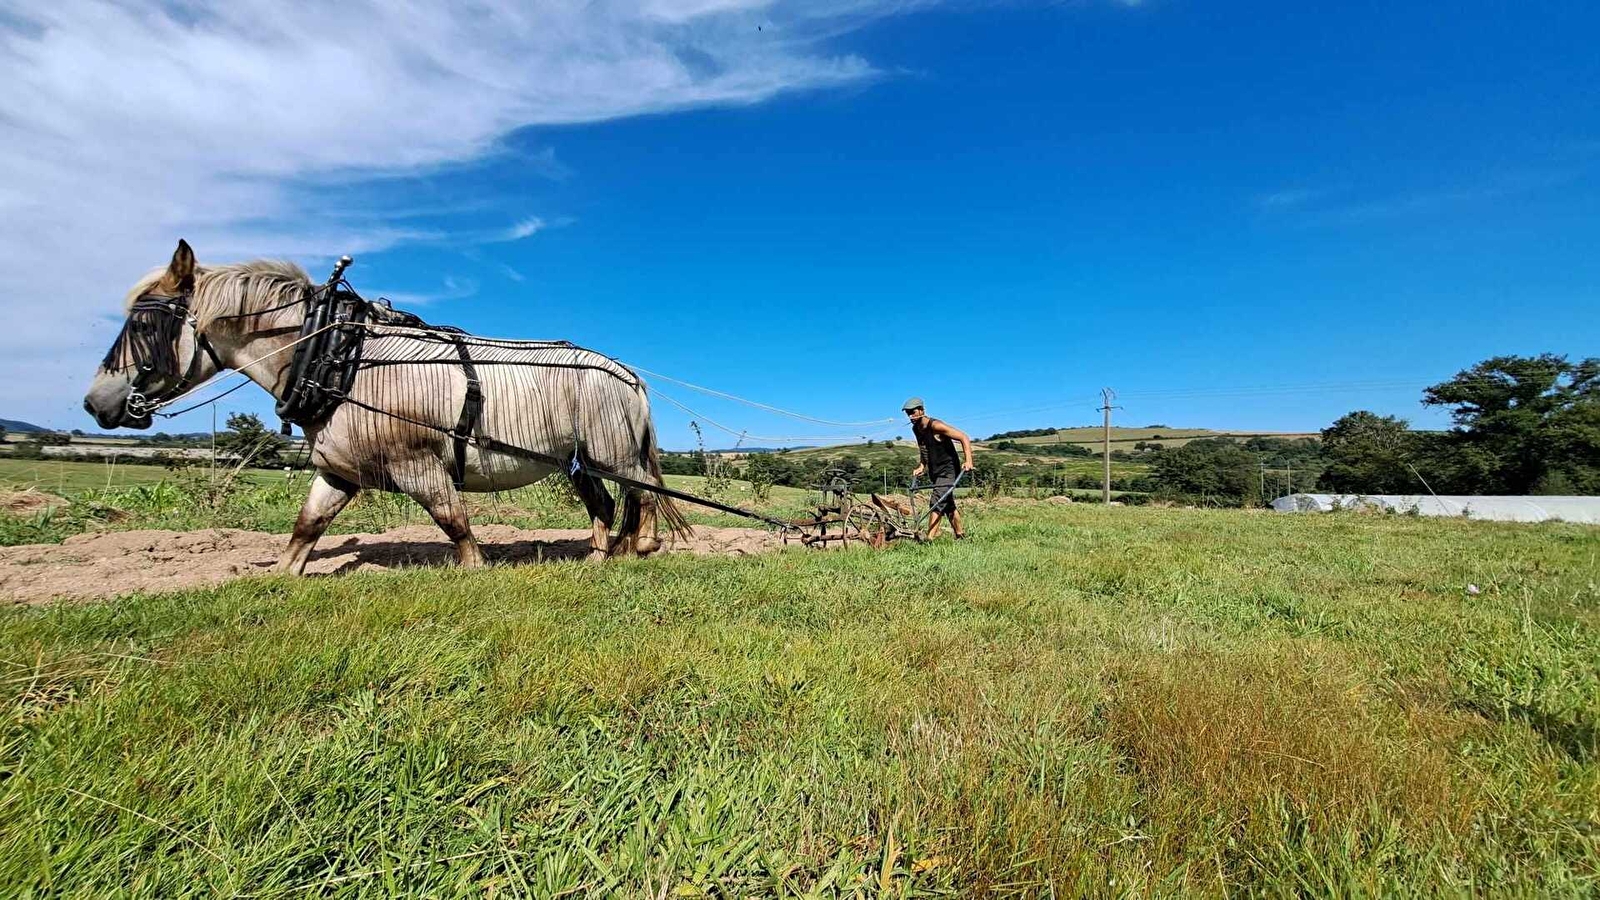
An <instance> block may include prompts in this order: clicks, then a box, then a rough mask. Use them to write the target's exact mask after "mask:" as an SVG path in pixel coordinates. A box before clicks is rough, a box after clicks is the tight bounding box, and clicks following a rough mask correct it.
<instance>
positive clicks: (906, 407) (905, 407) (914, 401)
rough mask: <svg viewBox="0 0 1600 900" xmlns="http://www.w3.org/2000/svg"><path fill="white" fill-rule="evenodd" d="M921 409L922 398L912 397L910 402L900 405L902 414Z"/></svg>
mask: <svg viewBox="0 0 1600 900" xmlns="http://www.w3.org/2000/svg"><path fill="white" fill-rule="evenodd" d="M920 408H922V398H921V397H912V398H911V399H910V400H907V401H906V402H904V403H902V404H900V411H901V412H909V411H911V410H913V409H920Z"/></svg>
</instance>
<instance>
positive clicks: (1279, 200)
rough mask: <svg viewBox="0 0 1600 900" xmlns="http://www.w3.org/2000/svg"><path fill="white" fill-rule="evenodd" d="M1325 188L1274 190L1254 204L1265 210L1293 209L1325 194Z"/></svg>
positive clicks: (1257, 199)
mask: <svg viewBox="0 0 1600 900" xmlns="http://www.w3.org/2000/svg"><path fill="white" fill-rule="evenodd" d="M1327 194H1328V192H1327V191H1325V190H1313V189H1311V188H1290V189H1288V190H1282V191H1274V192H1273V193H1270V194H1264V195H1262V196H1260V197H1257V198H1256V200H1255V204H1256V206H1258V207H1260V208H1261V209H1267V210H1282V209H1294V208H1296V207H1302V206H1305V205H1306V204H1307V203H1310V202H1311V201H1313V200H1317V199H1319V198H1321V197H1324V196H1327Z"/></svg>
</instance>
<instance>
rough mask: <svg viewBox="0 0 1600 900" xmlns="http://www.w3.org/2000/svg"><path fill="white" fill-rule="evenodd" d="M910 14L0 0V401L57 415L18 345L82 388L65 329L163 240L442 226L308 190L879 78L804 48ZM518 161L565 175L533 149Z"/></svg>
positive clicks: (387, 240) (82, 360) (275, 250)
mask: <svg viewBox="0 0 1600 900" xmlns="http://www.w3.org/2000/svg"><path fill="white" fill-rule="evenodd" d="M919 5H922V4H918V3H907V2H904V0H803V2H802V0H650V2H647V3H644V4H642V5H641V4H638V3H631V2H623V0H598V2H592V3H573V4H537V5H529V4H524V3H516V2H511V0H487V2H483V3H476V4H471V5H462V4H452V3H443V2H441V3H437V4H428V3H388V2H383V0H343V2H332V0H231V2H228V3H225V4H208V5H200V4H190V3H183V4H170V3H163V2H160V0H128V2H113V0H77V2H72V3H60V2H55V0H16V2H13V3H11V4H9V5H8V6H7V9H6V12H5V14H4V15H0V83H3V84H5V85H6V88H5V89H4V90H3V91H0V171H4V172H5V173H6V176H5V183H4V184H3V185H0V273H3V274H0V295H3V296H5V297H6V303H5V307H4V317H5V320H6V321H5V323H4V324H5V327H4V328H0V410H7V411H13V412H15V413H18V414H26V415H29V416H38V417H41V418H45V419H47V420H50V421H53V422H59V423H65V422H67V421H70V419H71V416H72V412H71V410H72V409H73V408H74V407H75V403H74V402H73V401H72V392H71V391H68V390H63V391H59V392H54V393H52V394H51V395H50V396H48V397H45V398H42V399H41V398H40V396H39V394H38V392H37V391H36V390H35V389H34V387H33V383H32V382H31V380H30V379H28V378H23V377H20V376H21V375H22V374H23V373H22V369H21V368H20V366H21V365H22V363H19V362H18V360H19V359H21V357H22V356H23V355H24V354H26V355H28V356H32V357H34V358H37V357H39V356H40V355H45V356H48V357H50V358H51V359H55V360H60V361H62V362H61V367H62V369H63V370H64V371H65V370H70V371H81V372H82V379H81V380H83V381H86V380H87V377H88V373H89V371H90V370H91V369H92V366H93V360H94V359H95V358H97V357H98V356H99V354H100V352H101V351H102V350H103V348H102V347H100V346H98V343H99V341H96V342H95V346H83V345H84V344H85V336H84V335H83V334H82V333H81V325H80V324H79V323H82V322H84V321H86V320H90V319H93V318H94V317H95V316H96V315H98V314H99V313H101V312H103V311H105V310H108V309H112V308H114V307H115V306H116V304H117V302H118V298H119V297H120V295H121V294H122V292H123V291H124V290H125V289H126V287H127V285H128V284H129V283H131V282H132V281H133V280H134V279H135V278H136V277H137V276H138V275H139V274H140V273H142V272H144V271H145V270H147V269H148V268H150V267H151V266H152V265H155V264H157V263H159V262H161V261H163V260H164V259H165V258H166V257H167V256H168V255H170V253H171V251H172V245H173V243H174V242H175V239H176V238H177V237H178V236H180V235H182V236H185V237H188V238H190V239H191V240H192V242H193V243H194V245H195V247H196V249H197V251H198V252H199V254H200V256H201V260H202V262H204V261H207V260H212V261H221V260H225V259H230V258H237V257H239V256H258V255H260V256H269V255H270V256H290V257H301V258H303V259H306V261H308V262H313V261H320V257H322V256H323V255H324V254H336V253H343V252H353V251H356V250H362V249H365V250H368V251H371V250H375V249H381V248H385V247H391V246H394V245H395V244H397V243H403V242H407V241H422V240H441V241H449V240H451V239H453V236H450V235H442V234H440V233H438V232H435V231H430V230H428V229H411V228H404V227H396V226H395V225H394V222H395V221H396V219H395V218H390V217H386V216H384V215H383V214H382V211H381V210H371V211H368V212H367V213H366V214H362V212H361V210H360V209H359V208H358V209H356V210H355V211H354V212H352V211H351V210H349V209H343V210H341V212H340V213H339V215H336V216H335V215H324V209H325V207H326V204H325V203H323V202H321V201H320V198H321V195H322V194H323V193H324V191H323V190H322V187H323V186H325V185H328V184H330V183H332V184H339V183H343V182H346V181H348V180H350V179H361V178H372V177H375V176H388V175H394V174H403V173H417V172H425V171H428V170H430V169H435V168H437V167H441V166H449V165H456V164H462V163H468V162H471V161H472V160H476V159H481V158H483V157H484V156H485V155H486V154H493V153H495V152H498V151H500V150H501V148H502V144H501V140H502V138H503V137H504V136H505V135H507V134H509V133H510V132H511V131H513V130H515V129H519V128H524V127H527V126H537V125H549V124H562V123H580V122H594V121H600V120H606V119H614V118H618V117H626V116H634V115H641V114H650V113H661V112H670V111H672V110H679V109H687V108H693V107H701V106H708V105H719V104H746V103H755V102H759V101H762V100H765V99H767V98H770V97H773V96H775V95H778V94H781V93H785V92H792V91H800V90H816V89H825V88H830V87H834V86H839V85H847V84H852V83H859V82H861V81H863V80H865V79H870V78H873V77H875V76H876V75H878V74H879V72H878V70H877V69H876V68H875V67H874V66H873V65H872V64H871V63H869V62H868V61H866V60H865V59H862V58H861V57H859V56H855V55H851V54H847V53H836V52H831V51H830V50H828V49H827V46H826V43H825V39H826V38H827V37H829V36H831V35H836V34H839V33H841V32H844V31H848V30H850V29H853V28H858V27H861V26H863V25H865V24H866V23H868V22H870V21H871V20H873V19H874V18H878V17H882V16H886V15H894V14H899V13H901V12H904V11H906V10H907V9H910V8H915V7H916V6H919ZM757 24H760V25H762V27H761V28H760V29H758V28H757V27H755V26H756V25H757ZM528 164H529V165H530V166H534V167H542V168H544V169H547V170H548V172H549V173H550V174H551V176H552V177H561V176H562V175H563V174H564V173H565V167H564V166H562V165H560V164H559V163H558V162H557V161H556V159H555V155H554V153H553V151H549V152H541V153H537V154H532V155H530V157H529V160H528ZM313 186H315V187H317V190H312V189H311V188H312V187H313ZM535 221H536V220H534V219H527V220H524V221H522V222H519V223H517V224H516V225H515V226H513V227H512V228H511V229H510V231H508V232H507V234H508V235H516V234H518V233H519V232H525V233H522V234H520V235H519V236H520V237H524V238H525V237H527V236H528V235H530V234H533V233H534V232H536V231H537V230H538V226H537V225H533V224H532V223H533V222H535ZM552 223H553V220H548V219H547V220H546V222H545V224H546V225H550V224H552ZM106 338H108V336H104V337H103V338H102V339H106Z"/></svg>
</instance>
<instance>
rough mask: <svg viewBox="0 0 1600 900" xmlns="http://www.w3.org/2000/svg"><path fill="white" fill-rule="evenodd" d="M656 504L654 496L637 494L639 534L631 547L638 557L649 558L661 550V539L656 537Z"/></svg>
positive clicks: (645, 492)
mask: <svg viewBox="0 0 1600 900" xmlns="http://www.w3.org/2000/svg"><path fill="white" fill-rule="evenodd" d="M656 502H657V497H656V495H655V494H652V493H650V492H648V491H640V492H639V534H638V536H637V537H635V538H634V542H633V546H634V550H635V551H636V552H637V553H638V554H639V555H640V556H649V555H650V554H652V553H654V552H656V551H657V550H660V549H661V539H660V538H658V537H656Z"/></svg>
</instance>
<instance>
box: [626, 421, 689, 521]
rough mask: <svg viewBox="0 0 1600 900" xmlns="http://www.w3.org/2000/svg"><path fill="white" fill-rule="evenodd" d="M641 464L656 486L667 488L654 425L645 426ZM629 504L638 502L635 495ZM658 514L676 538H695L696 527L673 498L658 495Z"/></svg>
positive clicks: (640, 448)
mask: <svg viewBox="0 0 1600 900" xmlns="http://www.w3.org/2000/svg"><path fill="white" fill-rule="evenodd" d="M639 457H640V458H639V462H640V463H642V464H643V465H644V467H645V470H646V471H648V472H649V473H650V477H651V479H652V480H654V481H655V483H656V484H659V485H661V486H662V487H666V485H667V482H666V479H665V478H664V477H663V476H662V474H661V451H660V449H658V448H657V447H656V429H655V425H654V423H648V422H647V424H646V425H645V433H644V440H643V441H642V442H641V446H640V447H639ZM628 502H629V503H635V502H637V501H636V500H635V499H634V497H633V495H630V496H629V497H628ZM656 512H657V513H658V514H659V515H660V516H661V518H662V519H663V520H665V521H666V523H667V528H668V529H669V530H670V531H671V532H672V533H673V535H674V536H676V537H678V538H681V539H684V540H687V539H689V538H692V537H694V527H693V526H691V525H690V524H689V519H688V518H687V517H686V516H684V514H683V510H681V509H679V508H678V504H677V503H676V502H675V501H674V500H673V499H672V498H671V497H667V496H663V495H661V494H657V495H656ZM627 518H628V516H627V510H626V509H624V510H623V521H624V522H626V521H627Z"/></svg>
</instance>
